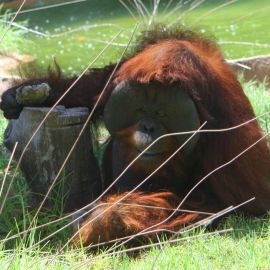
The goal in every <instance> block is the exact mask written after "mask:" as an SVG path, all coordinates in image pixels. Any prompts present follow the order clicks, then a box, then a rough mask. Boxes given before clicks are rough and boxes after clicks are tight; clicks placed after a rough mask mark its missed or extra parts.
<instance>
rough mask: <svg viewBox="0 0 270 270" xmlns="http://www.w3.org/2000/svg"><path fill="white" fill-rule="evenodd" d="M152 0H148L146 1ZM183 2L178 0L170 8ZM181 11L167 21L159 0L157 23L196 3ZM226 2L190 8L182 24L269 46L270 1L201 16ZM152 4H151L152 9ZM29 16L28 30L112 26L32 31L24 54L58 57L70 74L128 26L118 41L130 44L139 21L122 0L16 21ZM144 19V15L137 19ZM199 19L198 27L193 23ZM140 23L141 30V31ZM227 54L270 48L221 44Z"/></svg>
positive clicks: (46, 59) (98, 0) (113, 52)
mask: <svg viewBox="0 0 270 270" xmlns="http://www.w3.org/2000/svg"><path fill="white" fill-rule="evenodd" d="M145 2H146V3H147V1H145ZM177 2H179V1H176V0H175V1H173V3H174V4H172V5H171V9H172V8H173V7H174V6H175V4H176V3H177ZM185 2H186V3H189V4H186V5H184V7H183V8H182V9H179V11H177V12H175V13H173V14H172V15H171V16H169V17H168V18H167V19H165V20H164V14H163V13H162V9H163V8H164V6H165V4H166V1H160V3H161V4H160V13H159V15H158V16H157V21H160V22H163V23H165V24H169V23H171V22H173V21H174V20H176V19H177V18H179V16H181V15H182V14H184V13H185V11H186V10H187V9H188V8H189V7H190V3H191V2H192V1H185ZM222 3H224V1H219V0H218V1H209V0H207V1H205V3H204V4H202V5H200V6H199V7H198V8H196V9H194V10H192V12H188V13H187V14H186V16H185V17H183V19H182V20H180V22H181V23H183V24H185V25H186V26H191V25H192V26H194V27H195V28H198V29H199V30H201V31H204V32H206V33H210V34H212V35H214V36H215V37H216V39H217V41H240V42H241V41H244V42H251V43H255V42H256V43H263V44H268V45H269V44H270V32H269V31H268V29H270V20H269V12H270V3H269V1H268V0H260V1H252V0H239V1H236V2H235V3H233V4H231V5H228V6H226V7H224V8H221V9H220V10H217V11H215V12H213V13H211V15H209V16H206V17H202V18H201V20H199V21H198V22H196V20H197V19H198V18H200V17H201V16H202V15H204V14H206V13H207V12H209V10H211V9H213V8H215V7H217V6H218V5H220V4H222ZM148 8H149V7H148ZM21 20H27V21H28V24H29V28H31V29H34V30H36V31H40V32H42V33H46V34H52V35H54V34H61V33H64V32H67V31H69V30H71V29H75V28H78V27H82V26H89V25H101V24H104V23H105V24H108V23H109V24H111V26H108V25H107V26H104V27H96V28H92V29H85V30H81V31H76V32H72V33H68V34H66V35H63V36H61V37H54V38H44V37H41V36H35V35H34V34H28V38H29V39H31V40H32V41H33V45H31V46H29V47H28V48H26V49H25V48H24V52H25V53H27V54H31V55H33V56H35V57H36V58H37V59H38V61H39V62H40V63H41V65H48V64H51V63H52V60H53V58H56V60H57V61H58V62H59V63H60V65H61V66H62V67H63V71H64V72H65V73H66V74H70V73H78V72H79V71H81V70H82V69H83V68H84V67H85V66H86V64H87V63H89V62H90V61H91V60H92V59H93V58H94V56H95V55H97V53H99V52H100V50H101V49H102V48H103V47H104V46H105V44H104V42H105V43H106V42H108V41H109V40H110V39H111V38H112V37H113V36H114V35H115V34H116V33H117V32H118V31H119V29H123V33H122V34H121V35H120V36H119V38H118V39H117V42H116V43H119V44H126V43H127V42H128V40H129V38H130V35H131V32H132V28H133V27H134V25H135V23H136V20H135V19H134V18H132V17H131V16H130V14H129V13H128V11H127V10H126V9H125V8H124V7H123V6H122V5H121V4H120V3H119V1H118V0H110V1H107V0H91V1H86V2H83V3H78V4H76V5H68V6H65V7H60V8H53V9H49V10H43V11H36V12H32V13H27V14H24V15H19V16H18V18H17V21H18V22H20V21H21ZM138 21H139V22H140V23H141V25H140V27H142V19H141V18H138ZM194 22H196V23H195V24H194V25H193V23H194ZM140 27H139V29H140ZM221 48H222V50H223V51H224V54H225V56H226V57H227V58H239V57H248V56H254V55H259V54H269V50H270V48H269V47H265V48H263V47H260V46H254V45H253V46H245V45H221ZM122 50H123V47H119V46H112V48H110V50H108V52H106V53H105V54H104V57H102V58H101V59H100V60H99V61H97V63H96V64H95V65H97V66H104V65H106V64H108V63H110V62H112V61H115V59H116V58H117V57H118V56H119V55H120V52H121V51H122Z"/></svg>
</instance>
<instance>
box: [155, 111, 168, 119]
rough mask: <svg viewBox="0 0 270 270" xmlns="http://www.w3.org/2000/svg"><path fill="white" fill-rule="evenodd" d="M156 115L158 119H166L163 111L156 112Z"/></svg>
mask: <svg viewBox="0 0 270 270" xmlns="http://www.w3.org/2000/svg"><path fill="white" fill-rule="evenodd" d="M156 115H157V117H158V118H165V117H166V113H165V112H164V111H158V112H156Z"/></svg>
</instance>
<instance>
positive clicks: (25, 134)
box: [4, 106, 101, 211]
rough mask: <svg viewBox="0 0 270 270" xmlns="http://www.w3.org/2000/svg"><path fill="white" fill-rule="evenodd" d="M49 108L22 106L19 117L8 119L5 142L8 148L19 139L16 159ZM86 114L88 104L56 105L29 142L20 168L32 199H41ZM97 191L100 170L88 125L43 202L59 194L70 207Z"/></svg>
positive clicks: (88, 198) (37, 200)
mask: <svg viewBox="0 0 270 270" xmlns="http://www.w3.org/2000/svg"><path fill="white" fill-rule="evenodd" d="M48 110H49V108H34V107H25V108H24V109H23V111H22V113H21V115H20V117H19V119H17V120H11V121H10V122H9V125H8V127H7V129H6V131H5V135H4V137H5V139H4V144H5V146H6V147H7V148H8V149H9V150H10V151H11V150H12V149H13V148H14V145H15V143H16V142H18V147H17V149H16V153H15V158H16V159H18V158H19V157H20V156H21V154H22V151H23V149H24V147H25V145H26V144H27V142H28V140H29V138H30V137H31V136H32V134H33V132H34V131H35V130H36V128H37V126H38V125H39V124H40V122H41V121H42V119H43V118H44V117H45V115H46V113H47V112H48ZM87 116H88V109H87V108H71V109H66V108H65V107H63V106H58V107H56V108H55V109H54V110H53V111H52V112H51V113H50V115H49V117H48V118H47V119H46V121H45V123H44V124H43V125H42V127H41V128H40V129H39V131H38V132H37V134H36V135H35V137H34V138H33V140H32V141H31V143H30V145H29V146H28V148H27V151H26V152H25V154H24V156H23V159H22V162H21V165H20V168H21V170H22V172H23V173H24V175H25V177H26V180H27V181H28V183H29V186H30V188H31V190H32V192H33V194H35V195H34V202H35V203H38V202H40V200H41V199H42V198H43V196H44V194H45V193H46V192H47V190H48V188H49V186H50V185H51V183H52V181H53V180H54V179H55V176H56V175H57V173H58V171H59V169H60V167H61V165H62V163H63V162H64V160H65V159H66V157H67V154H68V152H69V150H70V149H71V147H72V145H73V143H74V141H75V140H76V138H77V136H78V134H79V132H80V131H81V129H82V126H83V124H84V123H85V120H86V118H87ZM100 192H101V179H100V173H99V169H98V164H97V160H96V158H95V157H94V154H93V149H92V144H91V136H90V128H89V126H88V127H87V128H86V129H85V130H84V132H83V134H82V136H81V137H80V139H79V141H78V143H77V145H76V147H75V149H74V150H73V152H72V154H71V156H70V157H69V159H68V161H67V163H66V165H65V167H64V170H63V171H62V173H61V176H60V177H59V179H58V181H57V184H56V185H55V187H54V188H53V190H52V192H51V195H50V198H49V199H48V200H47V203H46V206H47V207H50V206H52V205H54V204H55V201H56V198H58V199H60V200H62V201H64V202H65V210H66V211H71V210H73V209H76V208H79V207H81V206H83V205H85V204H87V203H89V202H90V201H91V200H93V198H95V197H96V196H97V195H98V194H100ZM42 195H43V196H42Z"/></svg>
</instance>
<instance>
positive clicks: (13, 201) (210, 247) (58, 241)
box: [0, 82, 270, 270]
mask: <svg viewBox="0 0 270 270" xmlns="http://www.w3.org/2000/svg"><path fill="white" fill-rule="evenodd" d="M244 89H245V92H246V94H247V95H248V97H249V98H250V100H251V103H252V105H253V107H254V110H255V112H256V114H257V115H260V114H262V113H264V112H269V111H270V107H269V104H270V93H269V91H268V90H267V89H266V87H265V85H263V84H260V85H256V84H255V83H253V82H249V83H244ZM269 123H270V116H269V115H266V116H264V117H263V118H262V119H260V124H261V126H262V128H263V129H264V130H268V129H269ZM6 124H7V122H6V120H4V119H3V117H0V134H1V137H0V140H1V141H2V140H3V137H2V134H3V131H4V129H5V127H6ZM8 156H9V154H8V153H7V152H6V151H5V149H4V148H3V147H1V148H0V169H1V170H0V171H1V174H0V177H3V171H4V169H5V167H6V165H7V162H8ZM14 166H15V163H13V164H12V169H11V171H10V173H9V176H8V181H10V179H11V176H12V174H13V171H14ZM28 198H29V191H28V189H27V186H26V185H25V180H24V178H23V177H22V175H21V174H20V173H19V174H18V175H17V176H16V178H15V182H14V185H13V192H12V194H11V195H10V196H9V198H8V201H7V203H6V206H5V208H4V212H3V213H2V215H1V216H0V235H1V239H4V238H6V237H7V236H8V235H13V234H15V233H17V232H21V231H23V230H24V229H26V228H27V227H28V226H29V223H30V221H31V220H32V218H33V214H34V211H33V210H31V208H29V205H28ZM59 216H61V208H60V210H59V208H56V209H53V210H50V211H46V212H45V211H43V212H42V213H41V214H40V215H39V217H38V220H37V221H36V223H35V224H44V223H46V222H48V221H50V220H54V219H56V218H58V217H59ZM65 223H66V221H64V222H61V223H57V224H55V225H50V226H47V227H46V228H44V229H42V230H33V231H32V233H31V234H29V235H27V237H26V238H25V239H24V241H23V240H22V237H20V238H17V239H16V240H12V241H9V242H6V243H5V244H4V245H3V244H0V267H2V268H3V269H6V268H7V267H8V266H10V269H31V268H33V269H44V268H46V269H77V268H79V269H89V266H91V269H136V270H137V269H143V270H145V269H151V266H152V264H153V262H154V260H155V258H156V256H157V255H158V252H159V249H158V248H150V249H147V250H144V251H142V252H140V253H139V254H136V256H134V254H132V256H131V255H130V256H129V255H127V254H125V253H124V254H119V255H117V254H115V255H114V256H112V257H106V252H105V251H100V252H99V253H98V254H97V255H94V254H91V253H88V254H87V253H86V252H85V251H84V250H73V249H72V248H71V247H68V248H67V250H66V251H65V252H64V253H61V254H58V253H59V248H60V247H62V246H63V244H64V243H65V241H66V240H67V239H68V236H69V235H70V231H69V229H66V230H64V231H62V232H61V233H60V234H58V235H56V236H55V237H53V238H52V239H50V241H47V242H46V243H43V244H40V245H38V246H37V247H35V248H31V245H33V244H34V243H37V241H39V240H40V239H42V238H44V237H45V236H46V235H48V234H50V233H52V232H53V231H55V230H56V229H58V228H60V227H61V226H63V225H64V224H65ZM34 227H35V226H34ZM228 228H233V229H234V230H233V231H232V232H227V233H223V234H220V235H217V234H216V235H210V236H209V235H208V236H204V234H205V233H208V234H209V233H210V234H211V233H214V232H216V231H217V230H224V229H228ZM183 236H184V237H193V239H192V238H190V239H189V240H186V241H180V242H179V243H178V244H176V245H171V246H166V247H165V249H164V250H163V251H162V252H161V253H160V254H159V255H158V260H157V262H156V269H268V268H269V261H270V257H269V256H270V255H269V254H270V215H268V216H266V217H265V218H264V219H262V218H261V219H258V218H246V217H242V216H234V215H232V216H229V217H227V218H226V219H225V220H223V221H222V222H221V223H220V224H219V225H218V227H217V228H215V229H211V230H210V229H204V228H201V229H197V230H196V231H193V232H189V233H187V234H185V235H183ZM162 239H163V237H161V240H162ZM28 247H30V248H28ZM102 255H104V256H105V257H104V258H98V257H97V256H102Z"/></svg>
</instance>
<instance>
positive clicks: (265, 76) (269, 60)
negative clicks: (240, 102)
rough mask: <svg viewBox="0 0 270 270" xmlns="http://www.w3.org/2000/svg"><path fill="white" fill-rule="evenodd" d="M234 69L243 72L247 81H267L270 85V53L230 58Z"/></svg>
mask: <svg viewBox="0 0 270 270" xmlns="http://www.w3.org/2000/svg"><path fill="white" fill-rule="evenodd" d="M228 62H229V63H230V64H231V65H232V67H233V69H234V70H235V71H237V72H238V73H242V74H243V76H244V80H245V81H250V80H254V81H257V82H263V81H265V82H266V84H267V85H268V86H270V55H259V56H254V57H249V58H240V59H234V60H228Z"/></svg>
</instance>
